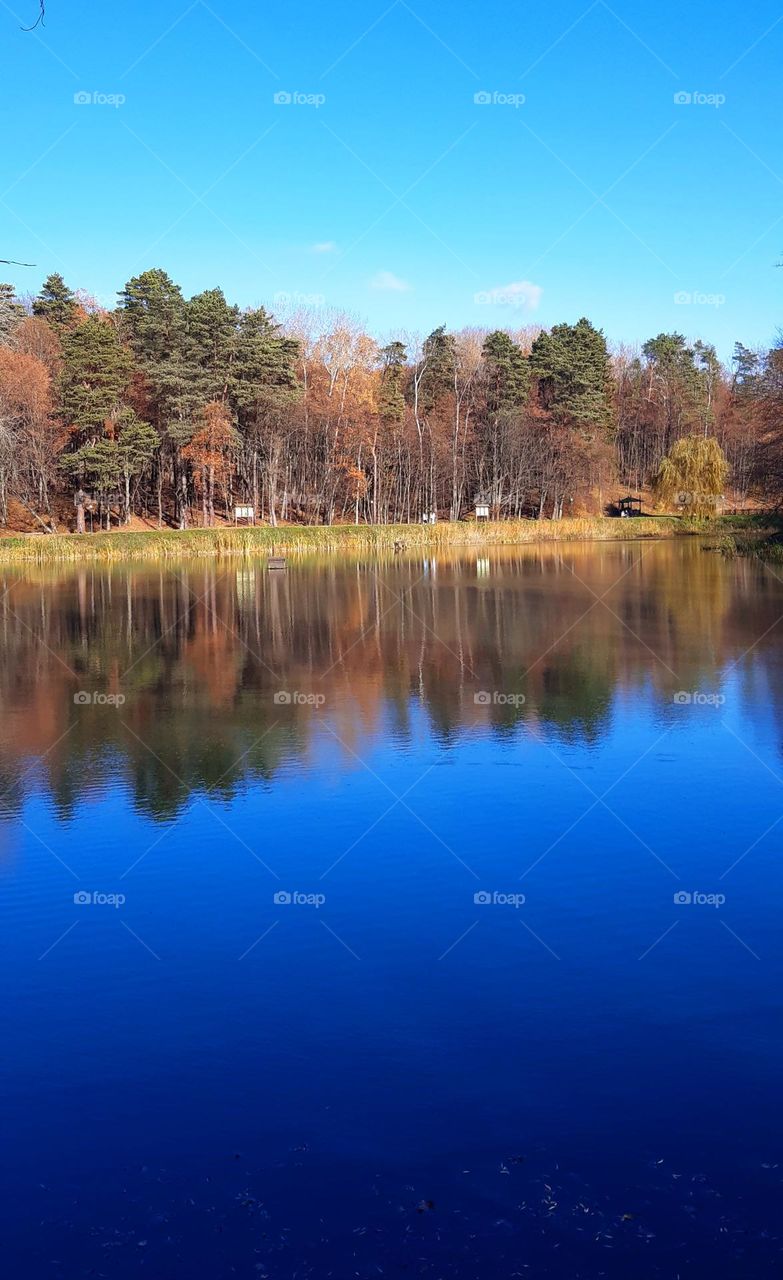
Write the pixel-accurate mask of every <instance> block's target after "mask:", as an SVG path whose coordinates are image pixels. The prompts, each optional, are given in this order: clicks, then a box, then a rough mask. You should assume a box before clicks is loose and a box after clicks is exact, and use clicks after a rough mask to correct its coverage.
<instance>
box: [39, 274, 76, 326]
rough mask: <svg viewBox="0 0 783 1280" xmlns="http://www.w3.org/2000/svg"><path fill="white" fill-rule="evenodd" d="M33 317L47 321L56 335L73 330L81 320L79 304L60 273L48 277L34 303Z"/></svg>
mask: <svg viewBox="0 0 783 1280" xmlns="http://www.w3.org/2000/svg"><path fill="white" fill-rule="evenodd" d="M33 315H34V316H39V317H40V319H41V320H46V322H47V324H50V325H51V326H52V328H53V329H54V331H55V333H62V332H63V331H64V330H66V329H71V328H73V326H74V325H75V324H76V323H77V321H78V318H79V304H78V302H77V301H76V297H75V296H74V294H73V292H72V291H71V290H70V289H69V288H68V286H67V284H66V283H65V281H64V280H63V278H62V276H61V275H60V274H59V272H57V271H55V272H53V273H52V275H50V276H47V277H46V279H45V280H44V282H43V285H42V287H41V292H40V293H39V294H38V297H37V298H35V299H34V301H33Z"/></svg>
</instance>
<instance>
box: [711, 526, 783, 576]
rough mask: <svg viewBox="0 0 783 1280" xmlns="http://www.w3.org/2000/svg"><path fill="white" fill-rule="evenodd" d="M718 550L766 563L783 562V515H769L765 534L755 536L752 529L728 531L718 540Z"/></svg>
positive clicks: (729, 555)
mask: <svg viewBox="0 0 783 1280" xmlns="http://www.w3.org/2000/svg"><path fill="white" fill-rule="evenodd" d="M764 534H766V536H763V535H764ZM717 550H718V551H720V552H721V553H722V554H723V555H724V556H728V557H729V558H732V557H734V556H744V557H748V558H752V559H754V560H761V561H763V562H764V563H766V564H783V517H769V519H768V522H767V528H766V529H765V530H764V531H763V534H758V533H757V534H756V536H755V537H754V536H753V531H752V530H751V531H748V530H739V531H735V530H731V531H727V532H726V533H724V534H723V535H722V536H721V537H720V539H719V540H718V543H717Z"/></svg>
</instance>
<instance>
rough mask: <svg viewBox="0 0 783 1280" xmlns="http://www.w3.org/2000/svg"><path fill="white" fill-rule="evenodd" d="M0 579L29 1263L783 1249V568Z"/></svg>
mask: <svg viewBox="0 0 783 1280" xmlns="http://www.w3.org/2000/svg"><path fill="white" fill-rule="evenodd" d="M2 593H3V594H2V602H1V603H0V627H1V628H2V649H1V651H0V687H1V688H2V708H3V715H2V722H1V725H2V727H1V729H0V769H1V770H2V783H1V786H0V790H1V792H2V807H1V809H0V819H1V821H0V877H1V880H0V884H1V886H2V895H1V897H2V913H3V921H2V924H3V927H2V932H1V933H0V947H1V948H2V961H3V972H4V974H5V975H6V981H5V984H4V995H3V1001H2V1004H3V1012H2V1025H3V1029H4V1032H5V1046H6V1047H5V1052H4V1053H3V1055H2V1058H1V1059H0V1075H1V1077H2V1094H3V1111H4V1116H5V1124H4V1130H5V1137H4V1144H3V1146H4V1154H5V1157H6V1158H5V1159H4V1161H3V1174H2V1187H1V1190H2V1195H1V1196H0V1204H2V1209H1V1210H0V1213H1V1214H2V1220H3V1229H2V1251H3V1257H4V1268H5V1270H6V1273H7V1274H8V1275H9V1276H18V1277H20V1278H22V1277H24V1280H32V1278H37V1277H38V1276H42V1277H44V1276H45V1277H48V1276H50V1277H53V1278H56V1277H63V1278H65V1280H72V1278H74V1277H82V1276H108V1277H130V1276H138V1275H139V1274H149V1275H150V1276H154V1277H155V1278H156V1280H160V1278H161V1277H183V1278H185V1277H187V1278H192V1277H195V1276H199V1277H200V1276H204V1277H210V1278H212V1280H214V1278H216V1277H223V1276H226V1277H228V1276H244V1277H259V1276H260V1277H264V1276H270V1277H280V1276H286V1277H294V1276H296V1277H308V1276H314V1277H315V1276H318V1277H321V1276H333V1277H338V1278H340V1280H343V1278H345V1280H347V1278H348V1277H354V1276H359V1277H362V1278H365V1277H366V1278H369V1277H375V1276H378V1275H389V1276H396V1275H400V1274H406V1275H412V1276H414V1275H415V1276H427V1277H441V1276H443V1277H449V1278H453V1277H459V1278H462V1277H477V1276H481V1277H487V1276H502V1277H506V1276H508V1277H511V1276H531V1277H541V1276H547V1277H549V1276H551V1277H562V1278H563V1280H574V1278H576V1277H591V1278H592V1277H604V1276H608V1277H618V1278H619V1277H623V1278H624V1280H627V1278H628V1277H631V1276H632V1277H634V1280H638V1278H639V1277H659V1276H660V1277H671V1278H674V1277H677V1276H681V1277H705V1278H706V1277H710V1278H711V1280H715V1277H732V1278H740V1277H754V1278H755V1277H765V1276H767V1275H769V1276H772V1275H773V1274H778V1273H779V1267H780V1260H781V1250H782V1249H783V1242H782V1241H781V1228H780V1225H779V1220H780V1213H779V1205H780V1191H781V1184H782V1182H783V1141H782V1140H781V1139H782V1137H783V1134H782V1132H781V1130H782V1128H783V1125H782V1117H781V1108H780V1099H779V1092H780V1084H779V1082H780V1077H781V1065H782V1061H781V1058H782V1055H781V1048H782V1047H783V1022H782V1021H781V1015H782V1014H783V995H782V994H781V993H782V992H783V963H782V958H781V930H780V915H781V871H780V848H781V835H782V834H783V744H782V735H781V730H782V729H783V662H782V660H781V653H782V649H781V634H782V633H783V580H781V578H780V577H778V576H777V571H776V570H773V569H771V568H768V567H764V566H762V565H760V564H757V563H754V562H752V561H748V560H726V559H724V558H723V557H721V556H720V555H718V554H715V553H711V552H708V551H707V550H705V549H703V548H702V547H701V546H700V545H699V541H698V539H695V540H693V539H692V540H680V541H672V542H659V543H639V542H627V543H617V544H608V543H607V544H591V545H582V544H571V545H569V544H562V545H560V546H555V547H551V546H550V547H546V548H535V547H526V548H505V549H498V548H493V549H491V550H488V551H486V552H485V553H482V554H479V555H477V554H476V552H475V551H473V552H471V553H470V554H467V553H466V554H464V555H460V554H457V553H453V554H446V555H438V556H436V557H429V558H428V557H423V556H422V555H418V556H416V557H413V556H410V555H407V554H403V555H400V556H397V557H393V556H390V557H388V558H386V559H375V560H356V559H345V558H339V559H338V558H336V557H335V558H322V559H318V558H313V557H310V558H308V557H304V556H303V557H293V556H292V557H289V559H288V565H287V568H286V570H285V571H283V572H270V571H268V570H267V567H266V561H265V560H264V559H263V558H262V559H259V560H257V561H253V560H247V559H243V558H231V559H228V558H226V559H222V560H214V561H209V562H201V561H189V562H173V563H172V564H167V565H166V566H164V567H159V566H157V565H154V566H150V565H148V564H147V565H142V566H137V567H134V566H127V565H119V566H113V567H109V568H94V567H92V566H89V567H84V566H81V567H80V566H63V567H62V568H58V569H51V568H46V569H33V568H27V567H24V568H21V569H18V570H15V569H13V568H6V569H5V570H4V573H3V583H2Z"/></svg>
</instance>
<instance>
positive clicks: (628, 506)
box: [615, 494, 642, 516]
mask: <svg viewBox="0 0 783 1280" xmlns="http://www.w3.org/2000/svg"><path fill="white" fill-rule="evenodd" d="M615 505H616V506H617V509H618V511H619V514H620V515H621V516H640V515H641V514H642V500H641V498H632V497H631V496H630V494H629V495H628V497H626V498H618V499H617V502H616V504H615Z"/></svg>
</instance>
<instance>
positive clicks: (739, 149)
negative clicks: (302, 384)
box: [0, 0, 783, 358]
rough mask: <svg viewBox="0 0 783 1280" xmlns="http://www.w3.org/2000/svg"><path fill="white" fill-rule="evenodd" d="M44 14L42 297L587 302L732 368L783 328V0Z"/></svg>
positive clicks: (32, 230) (38, 169)
mask: <svg viewBox="0 0 783 1280" xmlns="http://www.w3.org/2000/svg"><path fill="white" fill-rule="evenodd" d="M36 4H37V0H12V3H11V4H10V6H9V5H8V4H6V3H5V2H4V0H0V39H2V49H3V68H4V76H3V84H2V87H1V88H0V110H1V111H2V125H3V149H2V174H0V226H1V227H2V240H0V256H2V257H6V258H18V259H22V260H24V261H29V262H34V263H36V264H37V265H36V267H35V269H33V270H26V269H23V268H15V267H4V268H0V270H2V272H3V276H4V278H6V279H9V280H11V281H12V282H13V283H14V284H16V285H17V287H18V288H19V289H20V290H22V291H27V290H33V291H35V290H37V289H38V287H39V286H40V282H41V280H42V279H43V277H44V276H45V275H46V274H48V273H49V272H50V271H60V272H62V274H63V275H64V276H65V277H66V279H67V281H68V282H69V283H70V284H71V285H72V286H74V287H76V286H81V287H84V288H86V289H88V290H89V291H91V292H92V293H94V294H95V295H96V296H97V297H98V298H99V299H101V300H102V301H104V302H105V303H107V304H111V303H113V301H114V297H115V293H116V290H117V289H118V288H120V287H121V286H122V284H123V283H124V281H125V280H126V279H127V278H128V277H129V276H131V275H134V274H137V273H138V272H139V271H141V270H143V269H144V268H146V267H150V266H157V265H159V266H163V267H165V268H166V270H168V271H169V272H170V274H171V275H172V276H173V277H174V278H175V279H176V280H177V281H178V282H179V283H181V285H182V287H183V289H184V290H185V292H186V293H188V294H190V293H193V292H197V291H198V290H200V289H204V288H209V287H212V286H214V285H216V284H220V285H221V286H222V287H223V288H224V290H225V292H226V294H227V295H228V297H229V298H230V299H231V300H233V301H237V302H239V303H241V304H242V305H251V304H258V303H262V302H263V303H265V304H267V305H271V307H272V309H273V310H274V307H275V298H276V297H278V298H279V295H281V294H285V295H289V297H291V298H293V299H294V300H297V299H298V300H301V299H314V298H323V299H324V300H325V302H326V304H328V305H331V306H336V307H343V308H347V309H349V310H351V311H354V312H356V313H358V315H360V316H361V317H362V318H363V319H365V320H366V322H367V324H368V326H369V328H370V329H371V331H373V332H375V333H377V334H380V335H386V334H388V333H389V332H390V331H393V330H397V329H400V328H405V329H409V330H413V329H418V330H422V331H427V330H429V329H431V328H433V327H434V326H436V325H438V324H441V323H446V324H448V325H449V326H450V327H454V328H459V327H462V326H463V325H479V326H482V327H484V326H492V327H496V326H497V327H509V326H510V327H517V326H519V325H522V324H527V323H533V322H535V323H540V324H545V325H549V324H554V323H557V322H558V321H561V320H574V319H577V318H578V317H579V316H580V315H582V314H585V315H588V316H589V317H590V318H591V319H592V320H593V321H594V322H595V323H596V324H598V325H600V326H601V327H602V328H603V329H604V331H605V332H606V334H607V337H608V338H609V339H610V340H611V341H620V340H624V341H627V342H641V341H644V340H645V339H646V338H647V337H649V336H651V335H653V334H655V333H658V332H659V331H661V330H671V329H675V328H676V329H679V330H680V331H682V332H684V333H686V334H688V335H689V336H691V337H694V338H695V337H702V338H703V339H705V340H707V341H712V342H714V343H715V344H716V346H717V347H718V350H719V353H720V354H721V355H722V356H723V357H724V358H727V357H728V356H730V353H731V349H732V346H733V343H734V341H735V340H736V339H740V340H741V341H743V342H745V343H746V344H747V345H751V346H753V345H757V344H759V345H763V344H768V343H769V342H770V341H772V340H773V338H774V336H775V333H776V330H777V329H778V327H779V325H780V324H781V323H783V270H777V269H776V263H777V262H778V261H779V260H781V259H783V155H782V154H781V131H780V109H781V98H782V97H783V88H782V87H781V77H780V67H781V66H783V11H781V9H780V8H779V7H778V6H777V5H774V4H771V3H766V2H765V0H762V2H761V3H757V4H755V5H754V6H752V7H749V8H748V9H747V10H745V11H738V10H737V8H736V5H734V4H732V5H729V4H728V3H724V2H721V3H718V4H715V3H710V4H707V3H706V2H705V0H698V2H697V3H693V4H690V5H688V6H682V5H681V4H679V3H678V4H674V3H671V2H670V0H663V3H659V4H657V5H655V6H652V5H650V6H644V7H642V6H640V5H639V4H631V3H629V2H628V0H612V4H611V5H608V4H605V3H604V2H603V0H595V3H585V0H551V2H550V3H548V4H547V5H535V6H534V5H525V6H511V5H508V4H503V5H501V4H499V3H498V2H497V0H486V2H485V3H484V4H482V5H475V4H473V5H467V4H464V3H462V4H460V3H456V4H455V3H446V2H445V0H437V2H436V0H416V3H415V4H408V3H407V2H406V0H397V2H396V3H394V2H392V3H388V2H387V0H378V3H377V5H376V4H373V3H366V4H356V3H354V4H348V3H344V2H343V0H337V2H336V3H331V4H329V5H323V4H322V3H314V2H313V0H301V3H299V4H297V5H296V6H266V5H265V6H260V5H258V4H256V3H249V2H248V0H235V2H233V3H229V0H208V3H203V2H202V0H195V2H192V3H191V0H155V3H153V2H152V0H133V3H130V2H127V0H126V2H125V3H117V2H116V0H115V3H112V4H107V3H106V2H105V0H102V2H101V3H98V2H97V0H75V2H74V0H69V2H67V0H47V9H48V13H47V20H46V26H45V27H44V28H43V29H39V30H38V31H36V32H33V33H28V34H26V33H23V32H22V31H21V30H20V29H19V23H20V21H25V20H26V21H29V20H30V19H31V17H34V16H35V11H36ZM678 93H680V94H686V95H690V97H691V101H689V102H676V101H675V94H678ZM76 94H82V95H90V97H91V98H94V96H95V95H99V100H98V101H97V102H96V101H92V100H91V101H89V102H79V101H75V100H74V97H75V95H76ZM275 95H283V96H284V97H289V98H291V99H294V95H299V100H290V101H282V102H276V101H275ZM476 95H480V96H483V97H484V98H486V97H489V98H490V101H481V100H479V101H476V100H475V98H476ZM520 95H524V101H520V100H519V96H520ZM118 97H122V98H124V101H122V102H121V104H120V105H112V103H111V102H110V101H104V100H103V99H104V98H105V99H110V98H114V99H117V98H118ZM477 295H478V298H477ZM678 297H679V298H680V301H676V299H677V298H678Z"/></svg>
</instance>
